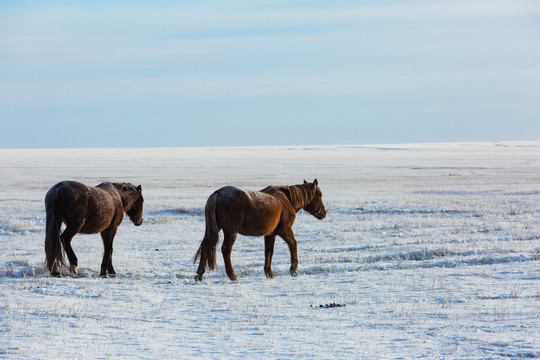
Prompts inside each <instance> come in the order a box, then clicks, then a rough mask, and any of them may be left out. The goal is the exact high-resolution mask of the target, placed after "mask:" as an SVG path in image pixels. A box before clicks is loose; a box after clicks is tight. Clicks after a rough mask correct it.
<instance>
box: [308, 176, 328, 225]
mask: <svg viewBox="0 0 540 360" xmlns="http://www.w3.org/2000/svg"><path fill="white" fill-rule="evenodd" d="M304 184H308V185H310V186H311V187H312V189H313V199H312V200H311V201H310V202H309V203H307V204H306V205H304V210H305V211H307V212H308V213H310V214H311V215H313V216H315V217H316V218H317V219H319V220H322V219H324V218H325V217H326V209H325V208H324V204H323V202H322V192H321V189H320V188H319V182H318V181H317V179H315V180H313V183H311V184H309V183H308V182H307V181H306V180H304Z"/></svg>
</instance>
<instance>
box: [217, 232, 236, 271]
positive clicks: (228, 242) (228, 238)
mask: <svg viewBox="0 0 540 360" xmlns="http://www.w3.org/2000/svg"><path fill="white" fill-rule="evenodd" d="M235 241H236V233H227V232H224V237H223V245H222V246H221V253H222V254H223V260H224V261H225V271H226V272H227V276H228V277H229V279H231V280H232V281H238V276H236V274H235V273H234V269H233V267H232V263H231V252H232V247H233V245H234V242H235Z"/></svg>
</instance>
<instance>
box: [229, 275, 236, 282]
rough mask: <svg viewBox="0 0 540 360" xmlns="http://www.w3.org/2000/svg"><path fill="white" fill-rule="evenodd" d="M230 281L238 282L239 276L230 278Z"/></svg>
mask: <svg viewBox="0 0 540 360" xmlns="http://www.w3.org/2000/svg"><path fill="white" fill-rule="evenodd" d="M229 279H231V281H238V276H236V275H233V276H229Z"/></svg>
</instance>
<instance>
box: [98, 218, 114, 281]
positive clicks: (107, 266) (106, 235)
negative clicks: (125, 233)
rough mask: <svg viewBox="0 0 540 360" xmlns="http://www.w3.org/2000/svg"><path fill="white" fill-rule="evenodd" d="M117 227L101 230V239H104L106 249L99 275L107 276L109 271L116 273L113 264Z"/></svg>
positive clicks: (111, 273)
mask: <svg viewBox="0 0 540 360" xmlns="http://www.w3.org/2000/svg"><path fill="white" fill-rule="evenodd" d="M116 229H117V228H109V229H107V230H105V231H103V232H101V239H102V240H103V247H104V249H105V251H104V253H103V261H102V262H101V273H100V274H99V276H101V277H107V273H109V274H110V275H116V272H115V271H114V268H113V264H112V252H113V246H112V245H113V239H114V235H116Z"/></svg>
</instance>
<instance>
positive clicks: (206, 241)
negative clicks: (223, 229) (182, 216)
mask: <svg viewBox="0 0 540 360" xmlns="http://www.w3.org/2000/svg"><path fill="white" fill-rule="evenodd" d="M217 200H218V196H217V192H214V193H213V194H212V195H210V197H209V198H208V200H207V201H206V207H205V209H204V217H205V219H206V230H205V232H204V238H203V241H202V243H201V246H199V250H197V253H196V254H195V256H194V257H193V263H195V262H196V261H197V259H199V258H201V259H202V260H203V259H206V264H205V265H208V268H209V269H210V270H214V269H215V268H216V246H217V243H218V241H219V230H220V229H219V226H218V223H217V218H216V206H217Z"/></svg>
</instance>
